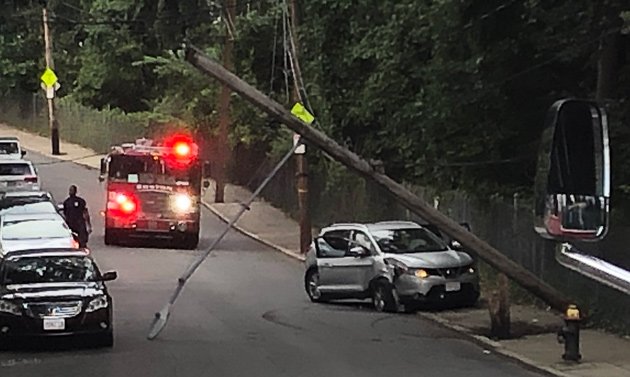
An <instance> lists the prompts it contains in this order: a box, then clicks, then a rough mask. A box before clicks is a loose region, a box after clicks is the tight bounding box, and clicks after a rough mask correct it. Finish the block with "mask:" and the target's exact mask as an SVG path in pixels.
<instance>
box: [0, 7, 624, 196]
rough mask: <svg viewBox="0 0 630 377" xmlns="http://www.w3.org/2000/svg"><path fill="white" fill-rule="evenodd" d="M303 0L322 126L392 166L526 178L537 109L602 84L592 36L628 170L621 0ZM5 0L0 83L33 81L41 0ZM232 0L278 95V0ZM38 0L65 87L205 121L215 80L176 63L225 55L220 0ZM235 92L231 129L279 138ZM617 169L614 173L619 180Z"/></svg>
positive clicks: (238, 40) (247, 67) (244, 51)
mask: <svg viewBox="0 0 630 377" xmlns="http://www.w3.org/2000/svg"><path fill="white" fill-rule="evenodd" d="M299 3H300V26H299V30H298V36H299V43H298V45H299V47H300V51H299V55H300V62H301V65H302V70H303V76H304V81H305V83H306V91H307V92H308V94H309V99H310V102H311V103H312V105H313V108H314V110H315V112H316V114H317V118H318V121H319V124H320V126H321V127H323V128H324V129H325V131H326V132H327V133H328V134H330V135H331V136H333V137H334V138H336V139H337V140H339V141H341V142H342V143H345V144H347V145H348V146H350V147H351V148H352V149H354V150H356V151H357V152H358V153H360V154H362V155H364V156H366V157H369V158H373V159H380V160H382V161H383V162H384V164H385V168H386V170H387V172H388V173H389V174H392V175H393V176H394V177H395V178H397V179H400V180H405V181H408V182H413V183H418V184H430V185H433V186H437V187H439V188H464V189H468V190H469V191H473V192H478V193H484V194H485V193H489V192H513V191H514V190H522V189H524V188H527V187H529V186H530V184H531V181H532V176H533V167H534V163H535V160H536V156H535V154H536V150H537V146H538V145H537V143H538V138H539V134H540V130H541V128H542V125H543V119H544V112H545V110H546V109H547V107H548V106H549V105H550V104H551V103H552V102H553V101H555V100H556V99H558V98H561V97H566V96H574V97H582V98H588V97H594V96H595V95H596V94H597V88H598V73H600V72H601V71H602V69H599V70H598V68H601V66H599V64H600V63H601V61H602V59H601V57H602V54H603V53H604V52H603V47H602V46H604V44H602V41H604V42H605V41H607V40H608V39H607V38H609V37H611V36H612V37H614V38H610V40H612V41H614V43H615V44H614V59H613V62H612V63H614V64H609V66H607V68H606V69H609V70H612V71H609V73H612V74H613V77H615V78H616V79H615V80H614V82H611V83H610V84H611V86H610V87H611V88H612V89H611V93H609V97H610V98H609V103H610V105H611V111H612V114H613V123H612V125H611V133H612V135H613V137H614V138H615V143H617V144H613V148H614V149H613V153H614V158H613V162H614V163H615V164H616V165H618V166H616V170H617V171H620V172H624V171H630V169H624V167H625V164H627V162H626V161H628V160H629V158H626V157H630V156H626V155H625V154H626V153H630V152H626V150H630V149H629V148H625V147H623V146H625V145H628V144H629V143H630V139H629V137H630V133H628V131H627V126H625V125H624V124H627V121H628V120H629V119H628V113H629V112H628V102H627V98H628V95H629V94H630V92H629V89H628V88H629V87H630V85H629V84H630V67H629V64H628V63H627V54H628V52H629V51H630V40H629V38H628V33H629V32H630V27H629V26H628V20H629V19H630V5H629V4H628V3H627V2H626V1H622V0H605V1H604V0H603V1H598V2H593V1H589V0H575V1H568V0H554V1H542V0H526V1H499V0H465V1H461V0H433V1H431V0H398V1H396V2H394V3H392V2H382V1H375V0H334V1H331V0H309V1H300V2H299ZM1 4H2V7H3V12H0V71H1V72H2V75H3V80H1V81H0V91H1V92H3V93H6V92H8V91H21V92H30V91H35V90H38V85H39V84H38V82H37V81H38V80H37V76H38V73H39V72H41V71H42V70H43V56H42V55H43V53H42V52H43V43H42V42H41V7H40V5H39V2H36V1H15V0H14V1H9V0H5V1H3V2H2V3H1ZM237 4H238V5H237V9H236V13H237V19H236V20H235V21H236V22H235V24H236V28H235V30H234V33H233V34H234V35H230V37H233V38H234V39H235V46H236V50H235V62H236V68H235V69H236V73H237V74H239V75H240V76H242V77H244V78H245V79H247V81H249V82H250V83H252V84H254V85H255V86H257V87H258V88H260V89H261V90H262V91H264V92H266V93H269V94H270V95H271V96H272V97H274V98H275V99H276V100H278V101H280V102H282V103H287V105H288V100H289V98H288V90H287V86H286V83H287V82H288V83H289V84H291V79H292V74H291V70H290V67H287V66H286V63H285V60H284V47H285V46H284V43H283V42H284V41H283V39H284V38H285V36H286V35H287V31H286V29H285V28H283V19H284V17H283V13H284V10H285V8H284V7H285V6H286V2H284V1H278V0H256V1H254V0H249V1H248V0H238V1H237ZM49 6H50V9H51V19H52V26H53V27H52V31H53V33H54V37H55V46H54V47H55V63H56V70H57V72H58V74H59V76H60V79H61V82H62V85H63V89H62V94H63V93H65V94H69V93H72V95H73V98H77V99H78V100H80V101H81V102H82V103H83V104H86V105H90V106H93V107H96V108H104V107H117V108H120V109H122V110H124V111H128V112H129V111H141V110H150V111H154V112H157V113H161V114H165V115H169V116H173V117H177V118H179V119H181V120H182V121H185V122H187V123H189V124H193V125H195V126H197V127H199V128H203V129H207V130H209V134H212V130H213V129H214V127H215V122H216V113H215V109H216V100H217V93H218V86H217V84H216V83H215V82H213V81H211V80H209V79H207V78H205V77H203V76H202V75H201V74H199V73H198V72H196V71H195V70H194V69H193V68H191V67H190V66H188V65H187V64H185V63H184V62H183V61H182V59H181V51H179V49H180V45H181V43H182V42H184V41H189V42H191V43H194V44H195V45H197V46H199V47H201V48H203V49H205V50H206V51H207V52H208V53H209V54H210V55H212V56H215V57H217V58H220V54H221V47H222V44H223V41H224V38H226V33H225V30H226V28H225V13H226V12H225V9H223V8H222V2H213V1H206V0H179V1H175V0H159V1H154V0H152V1H149V0H133V1H130V0H51V1H50V3H49ZM600 81H601V80H600ZM608 81H610V80H608ZM233 103H234V106H233V110H232V111H233V120H234V125H233V128H232V132H233V134H232V140H233V143H244V144H248V145H252V144H258V145H263V146H265V147H264V148H263V149H268V148H272V147H273V146H274V145H278V144H280V145H287V144H288V143H289V137H288V136H287V134H286V133H285V132H280V131H278V129H277V127H276V126H277V125H276V124H275V123H274V122H273V121H271V120H269V119H268V118H267V117H266V116H264V115H262V114H261V113H259V112H257V111H256V110H254V109H253V108H251V107H250V106H248V105H247V104H246V103H244V102H243V101H240V100H235V101H233ZM615 145H618V146H620V147H615ZM313 162H318V161H313ZM319 163H320V164H323V165H321V166H322V169H325V167H326V165H325V163H323V162H321V161H319ZM624 174H625V173H621V174H618V175H617V176H616V177H615V178H616V179H618V180H619V181H620V182H622V181H623V182H627V181H628V178H630V176H625V175H624ZM627 174H630V173H627Z"/></svg>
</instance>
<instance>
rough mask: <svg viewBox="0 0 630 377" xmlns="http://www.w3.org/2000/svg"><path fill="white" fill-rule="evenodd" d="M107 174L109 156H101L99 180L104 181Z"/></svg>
mask: <svg viewBox="0 0 630 377" xmlns="http://www.w3.org/2000/svg"><path fill="white" fill-rule="evenodd" d="M106 175H107V158H105V157H103V158H101V167H100V173H99V176H98V181H99V182H103V181H104V180H105V176H106Z"/></svg>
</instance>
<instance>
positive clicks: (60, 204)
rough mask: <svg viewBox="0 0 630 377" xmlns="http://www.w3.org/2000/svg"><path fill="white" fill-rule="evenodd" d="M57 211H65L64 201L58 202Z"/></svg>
mask: <svg viewBox="0 0 630 377" xmlns="http://www.w3.org/2000/svg"><path fill="white" fill-rule="evenodd" d="M57 211H59V212H63V203H58V204H57Z"/></svg>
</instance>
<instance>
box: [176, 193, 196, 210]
mask: <svg viewBox="0 0 630 377" xmlns="http://www.w3.org/2000/svg"><path fill="white" fill-rule="evenodd" d="M172 206H173V210H175V212H179V213H184V212H189V211H190V210H192V207H193V202H192V199H191V198H190V196H188V195H187V194H177V195H175V196H174V197H173V202H172Z"/></svg>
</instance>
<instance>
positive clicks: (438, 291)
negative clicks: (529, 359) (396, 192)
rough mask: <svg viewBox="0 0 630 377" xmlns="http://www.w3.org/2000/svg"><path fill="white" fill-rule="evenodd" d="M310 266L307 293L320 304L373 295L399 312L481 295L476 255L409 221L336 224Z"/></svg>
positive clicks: (318, 243) (378, 305) (311, 254)
mask: <svg viewBox="0 0 630 377" xmlns="http://www.w3.org/2000/svg"><path fill="white" fill-rule="evenodd" d="M305 264H306V272H305V276H304V284H305V289H306V293H307V294H308V296H309V298H310V299H311V300H312V301H315V302H317V301H327V300H332V299H367V298H371V299H372V302H373V304H374V307H375V309H376V310H378V311H389V312H394V311H398V310H407V311H412V310H416V309H417V306H418V304H420V303H423V302H442V301H451V302H454V303H457V304H462V305H465V306H468V305H474V304H475V303H476V302H477V300H478V298H479V276H478V273H477V271H476V268H475V266H474V263H473V259H472V258H471V256H470V255H469V254H467V253H465V252H462V251H455V250H453V249H452V248H450V247H449V245H448V244H447V243H446V242H444V241H443V240H442V239H441V238H439V237H438V236H436V235H435V234H434V233H433V232H431V231H430V230H428V229H426V228H424V227H422V226H420V225H418V224H416V223H414V222H409V221H393V222H380V223H375V224H335V225H331V226H329V227H327V228H324V229H322V231H321V233H320V235H319V237H317V238H316V239H315V240H314V242H313V243H312V245H311V247H310V250H309V251H308V253H307V255H306V261H305Z"/></svg>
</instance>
